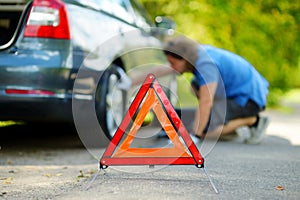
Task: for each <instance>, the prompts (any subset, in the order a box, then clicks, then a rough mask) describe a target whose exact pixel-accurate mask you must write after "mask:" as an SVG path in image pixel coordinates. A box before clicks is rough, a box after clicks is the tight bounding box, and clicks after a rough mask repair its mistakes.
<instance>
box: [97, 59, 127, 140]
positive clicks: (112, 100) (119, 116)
mask: <svg viewBox="0 0 300 200" xmlns="http://www.w3.org/2000/svg"><path fill="white" fill-rule="evenodd" d="M116 67H118V66H115V65H113V66H112V67H110V68H108V69H106V70H105V71H104V72H103V74H102V76H101V78H100V80H99V84H98V87H97V90H96V97H95V99H96V102H95V103H96V104H95V106H96V115H97V118H98V122H99V124H100V126H101V128H102V130H103V132H104V134H105V135H106V137H107V138H108V139H109V140H111V139H112V138H113V136H114V134H115V132H116V130H117V128H118V126H119V124H120V123H121V122H122V120H123V116H124V113H125V107H126V91H124V90H121V89H119V88H118V87H117V83H118V81H119V79H120V75H119V73H118V72H117V70H116Z"/></svg>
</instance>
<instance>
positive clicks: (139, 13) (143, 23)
mask: <svg viewBox="0 0 300 200" xmlns="http://www.w3.org/2000/svg"><path fill="white" fill-rule="evenodd" d="M130 2H131V5H132V8H133V11H134V14H135V18H136V24H137V26H139V27H142V28H149V27H150V26H153V22H152V20H151V18H150V17H149V15H148V13H147V12H146V10H145V9H144V7H142V6H141V5H140V4H139V3H138V2H136V1H134V0H131V1H130Z"/></svg>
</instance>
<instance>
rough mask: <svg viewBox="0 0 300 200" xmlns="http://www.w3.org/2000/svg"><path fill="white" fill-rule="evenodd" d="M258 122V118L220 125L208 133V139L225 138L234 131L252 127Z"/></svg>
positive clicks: (241, 119) (236, 120)
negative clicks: (243, 127)
mask: <svg viewBox="0 0 300 200" xmlns="http://www.w3.org/2000/svg"><path fill="white" fill-rule="evenodd" d="M255 122H256V116H253V117H247V118H239V119H233V120H230V121H229V122H227V124H226V125H220V126H218V127H217V128H216V129H214V130H212V131H209V132H207V133H206V136H205V137H207V138H211V139H212V138H219V137H220V136H225V135H228V134H231V133H232V132H233V131H235V130H236V129H238V128H239V127H242V126H251V125H253V124H254V123H255Z"/></svg>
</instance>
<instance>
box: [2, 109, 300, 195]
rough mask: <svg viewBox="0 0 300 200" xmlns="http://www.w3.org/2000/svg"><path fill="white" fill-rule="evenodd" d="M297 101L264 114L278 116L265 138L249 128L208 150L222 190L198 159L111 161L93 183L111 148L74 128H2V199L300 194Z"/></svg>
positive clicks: (209, 162) (209, 163)
mask: <svg viewBox="0 0 300 200" xmlns="http://www.w3.org/2000/svg"><path fill="white" fill-rule="evenodd" d="M294 106H295V108H296V111H295V112H294V113H289V114H285V113H282V112H278V111H274V110H268V111H267V112H266V113H264V114H267V115H269V116H270V117H271V120H272V122H271V124H270V126H269V128H268V130H267V136H266V137H265V139H264V141H263V142H262V144H260V145H246V144H244V143H243V137H244V136H243V135H241V137H239V138H237V139H235V140H233V141H220V142H218V143H217V144H216V145H215V146H214V148H213V149H212V151H211V152H209V153H208V154H207V155H206V156H205V166H206V170H207V172H208V173H209V175H210V177H211V178H212V180H213V181H214V183H215V185H216V187H217V188H218V190H219V194H216V193H215V192H214V190H213V188H212V187H211V185H210V184H209V181H208V179H207V177H206V176H205V175H204V173H203V170H202V169H198V168H196V167H195V166H164V167H160V166H154V168H149V166H139V167H136V166H135V167H134V166H127V167H124V166H120V167H109V168H108V169H106V170H105V171H102V172H101V173H100V174H99V175H98V176H97V178H96V180H95V181H94V182H93V183H92V184H91V186H90V188H89V189H88V190H86V189H85V188H86V186H87V184H88V183H89V181H90V180H91V176H93V175H94V174H95V172H96V171H97V169H98V159H99V158H95V155H96V154H100V155H101V154H102V153H103V151H104V148H101V149H94V150H93V151H95V152H96V154H93V153H91V151H87V150H86V149H85V148H84V147H83V146H82V145H81V142H80V140H79V138H78V137H77V136H76V134H74V130H72V129H71V128H69V129H68V128H66V127H52V128H51V127H46V128H45V127H44V126H40V127H38V128H34V129H33V128H32V127H27V126H17V127H9V128H1V130H0V131H1V136H0V146H1V150H0V199H75V200H77V199H124V200H125V199H193V200H194V199H201V198H202V199H299V198H300V182H299V180H300V169H299V166H300V154H299V152H300V146H299V145H300V133H299V124H300V112H299V110H300V109H299V105H294ZM166 141H167V140H165V141H164V140H161V141H160V142H166ZM153 142H154V141H153ZM197 146H198V147H199V149H200V146H201V143H197Z"/></svg>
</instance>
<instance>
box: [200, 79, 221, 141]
mask: <svg viewBox="0 0 300 200" xmlns="http://www.w3.org/2000/svg"><path fill="white" fill-rule="evenodd" d="M216 88H217V83H208V84H206V85H203V86H201V87H200V89H199V90H198V95H199V99H198V101H199V102H198V108H197V111H196V114H195V122H194V131H195V134H196V135H197V136H202V135H203V131H204V129H205V127H206V125H207V123H208V121H209V117H210V112H211V108H212V106H213V99H214V96H215V91H216Z"/></svg>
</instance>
